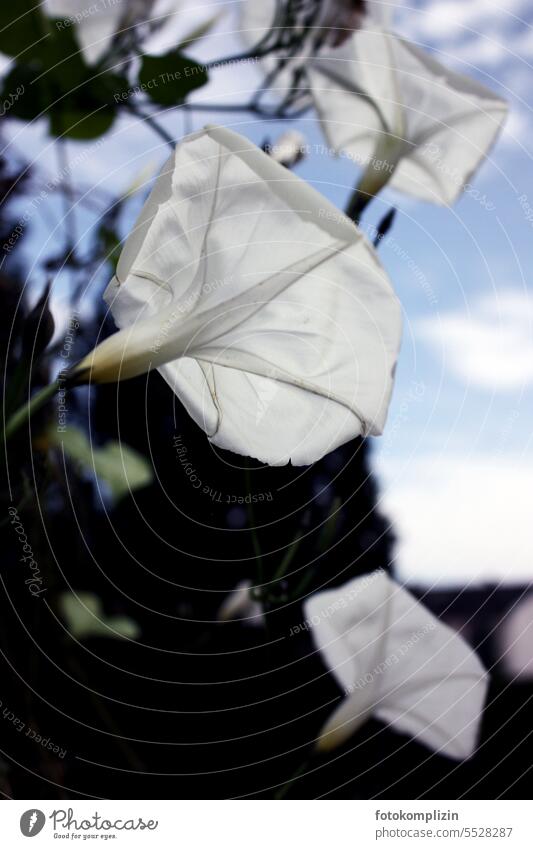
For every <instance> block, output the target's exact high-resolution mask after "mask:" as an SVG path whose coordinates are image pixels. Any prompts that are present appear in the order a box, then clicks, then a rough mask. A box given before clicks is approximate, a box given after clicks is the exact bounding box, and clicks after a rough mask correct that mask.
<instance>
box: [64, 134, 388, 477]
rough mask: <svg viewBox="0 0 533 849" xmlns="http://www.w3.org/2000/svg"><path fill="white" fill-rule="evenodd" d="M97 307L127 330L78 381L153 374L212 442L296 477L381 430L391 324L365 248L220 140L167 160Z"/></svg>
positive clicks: (204, 141) (196, 140) (242, 142)
mask: <svg viewBox="0 0 533 849" xmlns="http://www.w3.org/2000/svg"><path fill="white" fill-rule="evenodd" d="M105 298H106V300H107V302H108V304H109V306H110V309H111V311H112V313H113V316H114V318H115V321H116V322H117V324H118V326H119V327H121V328H124V329H123V330H122V331H121V332H119V333H116V334H114V335H113V336H111V337H110V338H108V339H107V340H105V341H104V342H103V343H102V344H101V345H99V346H98V347H97V348H96V349H95V350H94V351H93V352H91V353H90V354H89V355H88V356H87V357H86V358H85V360H84V361H83V362H82V363H81V364H80V366H79V367H78V372H77V373H78V375H79V374H80V373H81V372H82V371H83V370H85V372H86V376H87V379H93V380H95V381H101V382H103V381H115V380H119V379H123V378H127V377H132V376H135V375H137V374H141V373H143V372H146V371H149V370H150V369H152V368H158V369H159V371H160V372H161V374H162V375H163V377H164V378H165V380H166V381H167V382H168V383H169V384H170V386H171V387H172V388H173V390H174V391H175V392H176V394H177V395H178V396H179V397H180V399H181V400H182V401H183V404H184V405H185V407H186V408H187V410H188V412H189V413H190V415H191V416H192V417H193V418H194V420H195V421H196V422H197V423H198V424H199V425H200V427H202V428H203V429H204V430H205V431H206V433H207V434H208V436H209V438H210V440H211V441H212V443H214V444H215V445H218V446H220V447H222V448H227V449H230V450H232V451H235V452H237V453H239V454H244V455H249V456H252V457H256V458H258V459H259V460H262V461H264V462H266V463H269V464H271V465H278V464H284V463H287V462H288V461H289V460H292V462H293V463H294V464H296V465H304V464H308V463H311V462H313V461H315V460H317V459H319V458H320V457H322V456H323V455H325V454H326V453H327V452H329V451H331V450H333V449H334V448H336V447H338V446H339V445H341V444H343V443H344V442H346V441H348V440H350V439H353V438H354V437H355V436H357V435H361V434H363V435H367V434H379V433H380V432H381V430H382V428H383V426H384V423H385V418H386V413H387V408H388V404H389V398H390V394H391V390H392V384H393V369H394V364H395V362H396V358H397V354H398V348H399V342H400V329H401V328H400V325H401V318H400V308H399V304H398V302H397V299H396V297H395V295H394V293H393V291H392V288H391V286H390V283H389V281H388V278H387V276H386V274H385V272H384V271H383V269H382V267H381V266H380V263H379V260H378V258H377V255H376V253H375V251H374V250H373V248H372V247H371V246H370V245H369V244H368V242H367V240H366V239H365V238H364V236H363V235H362V234H361V232H360V231H359V230H358V229H357V228H356V227H355V226H354V225H353V223H352V222H351V221H349V219H347V218H346V217H345V216H343V215H342V214H341V213H339V211H338V210H337V209H336V208H335V207H334V206H332V205H331V204H330V203H329V202H328V201H327V200H326V199H325V198H324V197H323V196H322V195H320V194H319V193H318V192H316V191H315V190H314V189H313V188H312V187H311V186H309V185H308V184H307V183H305V182H304V181H303V180H300V179H299V178H298V177H296V176H295V175H294V174H292V173H291V172H290V171H287V169H285V168H283V166H281V165H279V164H278V163H277V162H275V161H274V160H273V159H272V158H270V157H268V156H267V155H266V154H265V153H263V152H262V151H261V150H259V148H257V147H256V146H255V145H253V144H251V143H250V142H249V141H247V140H246V139H245V138H243V137H242V136H239V135H237V134H236V133H233V132H231V131H230V130H227V129H222V128H207V129H206V130H204V131H202V132H200V133H198V134H196V135H194V136H191V137H189V138H188V139H186V140H185V141H184V142H182V143H181V144H180V145H179V146H178V148H177V150H176V151H175V153H173V154H172V155H171V156H170V159H169V160H168V162H167V163H166V165H165V166H164V167H163V170H162V172H161V174H160V176H159V178H158V180H157V182H156V184H155V187H154V189H153V191H152V193H151V195H150V197H149V199H148V200H147V202H146V204H145V206H144V208H143V210H142V212H141V215H140V217H139V219H138V221H137V223H136V225H135V227H134V230H133V232H132V233H131V235H130V236H129V238H128V239H127V241H126V244H125V246H124V249H123V251H122V254H121V257H120V260H119V263H118V268H117V274H116V277H115V278H114V279H113V280H112V281H111V283H110V285H109V287H108V289H107V291H106V294H105ZM89 371H90V375H89Z"/></svg>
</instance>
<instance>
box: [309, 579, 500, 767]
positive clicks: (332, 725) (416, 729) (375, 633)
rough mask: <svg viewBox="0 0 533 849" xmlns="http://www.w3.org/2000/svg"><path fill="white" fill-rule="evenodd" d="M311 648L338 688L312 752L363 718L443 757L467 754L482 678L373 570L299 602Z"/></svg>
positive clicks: (407, 597)
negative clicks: (382, 724)
mask: <svg viewBox="0 0 533 849" xmlns="http://www.w3.org/2000/svg"><path fill="white" fill-rule="evenodd" d="M305 613H306V617H307V620H308V621H309V622H311V624H312V633H313V637H314V641H315V644H316V645H317V647H318V648H319V650H320V652H321V654H322V656H323V658H324V662H325V664H326V666H327V667H328V668H329V669H330V671H331V672H332V674H333V675H334V676H335V678H336V679H337V681H338V682H339V684H340V686H341V687H343V689H344V691H345V698H344V700H343V701H342V703H341V705H340V706H339V708H337V710H336V711H335V712H334V713H333V715H332V716H331V717H330V719H329V720H328V722H327V723H326V725H325V726H324V728H323V730H322V732H321V735H320V740H319V748H321V749H323V750H325V749H329V748H333V747H334V746H336V745H339V744H340V743H342V742H344V741H345V740H346V739H347V738H348V737H349V736H350V734H352V733H353V732H354V730H356V728H357V727H359V725H360V724H362V722H364V721H365V719H366V718H368V717H369V715H370V714H372V713H373V714H374V715H375V716H376V718H377V719H380V720H381V721H382V722H385V723H387V724H389V725H392V726H393V727H394V728H396V729H397V730H398V731H400V732H402V733H404V734H408V735H410V736H412V737H415V738H416V739H418V740H419V741H420V742H423V743H424V744H425V745H426V746H428V747H429V748H431V749H433V750H435V751H437V752H439V753H440V754H445V755H447V756H448V757H451V758H455V759H457V760H462V759H465V758H468V757H470V756H471V755H472V754H473V752H474V749H475V746H476V739H477V732H478V728H479V723H480V719H481V714H482V711H483V705H484V702H485V697H486V692H487V686H488V684H487V674H486V672H485V670H484V669H483V666H482V665H481V663H480V661H479V660H478V658H477V657H476V655H475V654H474V653H473V652H472V650H471V649H470V648H469V647H468V645H467V644H466V643H465V642H464V640H463V639H462V638H461V637H460V636H459V635H458V634H456V633H455V632H454V631H453V630H452V629H451V628H449V627H448V626H447V625H444V624H443V623H442V622H440V621H439V620H438V619H436V617H435V616H433V614H432V613H430V612H429V611H428V610H427V609H426V608H425V607H423V605H421V604H420V603H419V602H418V601H417V600H416V599H415V598H414V597H413V596H412V595H411V594H410V593H409V592H407V591H406V590H405V589H403V588H402V587H400V586H399V585H398V584H396V583H395V582H394V581H392V580H391V579H390V578H389V577H388V576H387V575H386V573H385V572H383V571H382V570H379V571H377V572H374V573H372V574H371V575H369V576H366V577H364V578H356V579H355V580H353V581H351V582H349V583H348V584H345V585H344V586H343V587H339V588H337V589H335V590H329V591H327V592H324V593H318V594H317V595H315V596H312V597H311V598H310V599H309V601H308V602H307V603H306V608H305Z"/></svg>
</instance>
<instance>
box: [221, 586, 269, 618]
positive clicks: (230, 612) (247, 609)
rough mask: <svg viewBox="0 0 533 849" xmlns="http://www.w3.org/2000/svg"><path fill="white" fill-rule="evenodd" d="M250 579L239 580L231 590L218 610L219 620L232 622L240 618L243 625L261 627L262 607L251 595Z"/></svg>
mask: <svg viewBox="0 0 533 849" xmlns="http://www.w3.org/2000/svg"><path fill="white" fill-rule="evenodd" d="M251 589H252V583H251V581H240V582H239V583H238V584H237V586H236V587H235V589H234V590H233V592H231V593H230V594H229V595H228V596H226V598H225V599H224V601H223V602H222V604H221V605H220V607H219V610H218V617H217V618H218V619H219V620H220V622H232V621H234V620H236V619H237V620H242V621H243V624H244V625H252V626H253V627H255V628H257V627H261V626H262V625H264V615H263V608H262V606H261V605H260V603H259V602H258V601H255V600H254V599H253V598H252V596H251V594H250V593H251Z"/></svg>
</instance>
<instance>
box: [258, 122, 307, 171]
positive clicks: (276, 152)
mask: <svg viewBox="0 0 533 849" xmlns="http://www.w3.org/2000/svg"><path fill="white" fill-rule="evenodd" d="M264 150H265V152H266V153H268V155H269V156H270V157H271V158H272V159H274V160H275V161H276V162H279V163H280V165H284V166H285V168H292V167H294V165H297V164H298V162H301V161H302V159H305V155H306V152H307V142H306V140H305V136H304V135H302V133H299V132H298V131H297V130H287V132H286V133H282V134H281V136H280V137H279V138H278V139H276V141H275V142H274V143H273V144H267V145H266V146H265V147H264Z"/></svg>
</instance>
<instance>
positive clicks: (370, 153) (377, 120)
mask: <svg viewBox="0 0 533 849" xmlns="http://www.w3.org/2000/svg"><path fill="white" fill-rule="evenodd" d="M271 7H272V0H269V2H265V3H264V4H257V3H255V2H253V0H248V2H247V3H246V5H245V6H244V19H243V29H244V30H245V33H246V38H247V40H250V41H252V42H255V41H256V40H257V37H258V35H259V34H260V32H262V31H264V30H265V29H266V28H267V27H268V24H269V21H270V18H271V15H272V8H271ZM367 8H368V10H369V14H368V16H367V17H366V18H365V23H364V26H363V27H361V28H359V29H357V30H356V31H354V32H353V33H352V34H351V35H350V37H349V38H348V39H346V40H344V41H343V43H342V45H341V46H338V47H326V48H322V49H320V50H318V51H315V54H314V55H310V56H308V57H307V60H306V62H305V67H304V74H303V77H301V78H300V80H299V83H298V84H299V85H300V86H301V87H302V88H303V89H306V88H307V89H308V90H310V92H311V96H312V101H313V104H314V106H315V108H316V111H317V114H318V118H319V121H320V124H321V127H322V130H323V132H324V135H325V137H326V140H327V142H328V144H329V145H330V147H331V148H332V149H333V150H334V151H335V152H336V153H337V154H341V155H343V156H346V157H348V158H350V159H352V160H353V161H354V162H356V163H357V164H359V165H363V166H366V171H365V174H364V175H363V179H362V182H361V184H360V187H359V188H360V190H361V194H366V195H370V196H371V195H373V194H375V193H376V192H377V191H379V189H380V188H382V187H383V186H384V185H385V184H387V183H389V184H390V186H391V187H392V188H394V189H397V190H399V191H402V192H406V193H408V194H411V195H413V196H415V197H417V198H420V199H422V200H426V201H432V202H434V203H440V204H452V203H453V202H454V201H455V200H456V199H457V198H458V197H459V195H460V194H461V192H462V190H463V188H464V187H465V186H466V185H468V183H469V181H470V180H471V178H472V176H473V174H474V173H475V171H476V170H477V168H478V167H479V165H480V164H481V163H482V161H483V159H484V157H485V156H486V155H487V153H488V151H489V150H490V148H491V145H492V144H493V142H494V141H495V139H496V137H497V135H498V133H499V131H500V130H501V128H502V125H503V123H504V120H505V117H506V115H507V111H508V109H507V105H506V103H505V101H504V100H502V99H501V98H500V97H498V96H497V95H496V94H494V92H492V91H491V90H490V89H488V88H486V87H485V86H483V85H481V84H480V83H478V82H477V81H476V80H474V79H471V78H469V77H465V76H463V75H461V74H458V73H455V72H454V71H451V70H449V69H448V68H446V67H444V65H441V64H440V63H439V62H437V61H436V60H435V59H434V58H433V57H432V56H431V55H430V54H429V53H426V52H424V51H423V50H420V49H419V48H418V47H416V46H415V45H413V44H410V43H409V42H408V41H405V40H404V39H402V38H399V37H398V36H396V35H394V34H393V33H391V32H390V31H389V29H388V21H387V17H386V12H385V11H384V10H385V7H384V6H382V5H381V4H379V3H372V4H371V3H368V5H367ZM337 43H338V42H337ZM271 61H272V60H271ZM300 64H301V62H300ZM269 67H270V69H271V67H272V66H271V65H270V66H269ZM290 79H291V78H290V76H289V75H288V74H287V73H286V72H284V73H283V74H282V75H281V76H279V77H275V78H273V79H272V87H273V88H274V89H275V90H276V96H277V97H278V98H280V99H283V96H285V97H286V96H287V90H286V89H287V87H288V86H289V85H290ZM284 89H285V91H284Z"/></svg>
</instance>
